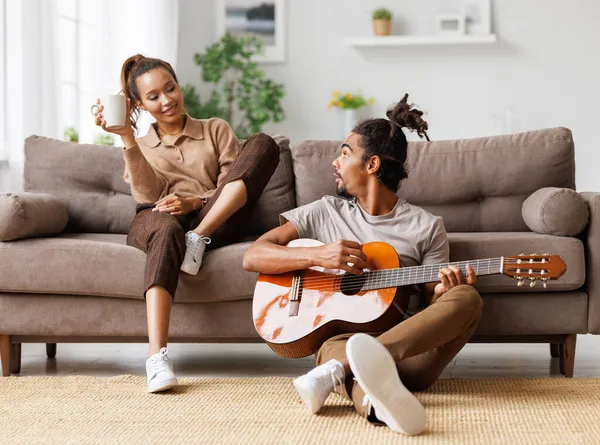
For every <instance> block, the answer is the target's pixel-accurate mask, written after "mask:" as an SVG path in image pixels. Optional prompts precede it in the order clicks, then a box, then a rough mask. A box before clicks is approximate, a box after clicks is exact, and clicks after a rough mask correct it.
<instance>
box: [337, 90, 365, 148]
mask: <svg viewBox="0 0 600 445" xmlns="http://www.w3.org/2000/svg"><path fill="white" fill-rule="evenodd" d="M374 102H375V99H374V98H370V99H367V98H365V97H364V96H363V95H361V94H352V93H342V92H340V91H334V92H333V94H332V98H331V101H330V102H329V105H328V106H327V107H328V108H334V107H335V108H339V109H341V110H342V137H344V138H345V137H346V136H348V135H349V134H350V132H351V131H352V129H353V128H354V126H355V125H356V124H357V123H358V121H359V120H360V118H361V116H360V113H359V110H360V109H361V108H364V107H366V106H368V105H371V104H372V103H374Z"/></svg>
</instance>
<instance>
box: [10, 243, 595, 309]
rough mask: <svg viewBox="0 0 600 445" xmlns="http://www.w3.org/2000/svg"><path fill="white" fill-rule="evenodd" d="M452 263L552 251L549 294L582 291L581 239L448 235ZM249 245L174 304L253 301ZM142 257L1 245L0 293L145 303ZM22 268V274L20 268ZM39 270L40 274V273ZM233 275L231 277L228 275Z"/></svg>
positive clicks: (495, 279)
mask: <svg viewBox="0 0 600 445" xmlns="http://www.w3.org/2000/svg"><path fill="white" fill-rule="evenodd" d="M449 240H450V257H451V260H452V261H462V260H468V259H478V258H489V257H498V256H503V255H504V256H512V255H517V254H519V253H533V252H539V253H544V252H549V253H552V254H557V255H560V256H561V258H562V259H563V260H564V261H565V262H566V263H567V265H568V268H567V272H566V274H565V275H564V276H563V277H562V278H561V279H560V280H558V281H552V282H549V283H548V289H547V290H548V291H567V290H574V289H578V288H580V287H581V285H582V284H583V280H584V276H585V269H584V258H583V246H582V243H581V241H580V240H578V239H576V238H568V237H556V236H551V235H540V234H536V233H531V232H526V233H451V234H449ZM250 244H251V243H250V242H243V243H238V244H233V245H231V246H226V247H223V248H220V249H216V250H214V251H210V252H207V253H206V254H205V256H204V260H203V262H202V268H201V269H200V273H199V274H198V275H196V276H191V275H187V274H185V273H181V274H180V276H179V287H178V288H177V293H176V295H175V301H177V302H180V303H203V302H214V301H226V300H243V299H251V298H252V295H253V294H254V286H255V284H256V278H257V274H255V273H251V272H246V271H244V270H243V268H242V258H243V255H244V253H245V251H246V249H247V248H248V247H249V246H250ZM145 258H146V255H145V254H144V253H143V252H142V251H140V250H138V249H136V248H134V247H130V246H127V245H126V236H125V235H118V234H89V233H82V234H61V235H58V236H55V237H51V238H40V239H28V240H22V241H14V242H10V243H0V292H28V293H41V294H72V295H98V296H108V297H121V298H134V299H142V298H143V296H142V293H143V290H144V287H143V275H144V264H145ZM24 265H27V267H24ZM40 271H43V272H42V273H40ZM231 271H235V273H231ZM476 287H477V289H478V290H479V291H480V292H541V291H543V288H542V286H541V285H538V286H536V287H535V288H530V287H529V286H523V287H520V288H519V287H517V285H516V283H515V281H514V280H512V279H510V278H508V277H506V276H504V275H490V276H483V277H479V281H478V283H477V285H476Z"/></svg>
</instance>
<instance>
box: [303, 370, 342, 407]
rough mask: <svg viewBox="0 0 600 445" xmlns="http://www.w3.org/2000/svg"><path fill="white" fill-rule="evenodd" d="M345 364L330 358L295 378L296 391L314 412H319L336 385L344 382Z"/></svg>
mask: <svg viewBox="0 0 600 445" xmlns="http://www.w3.org/2000/svg"><path fill="white" fill-rule="evenodd" d="M344 374H345V373H344V366H343V365H342V364H341V363H340V362H338V361H337V360H329V361H328V362H327V363H323V364H322V365H320V366H317V367H316V368H315V369H313V370H311V371H310V372H308V373H307V374H304V375H303V376H300V377H298V378H297V379H295V380H294V386H295V387H296V391H298V394H299V395H300V397H301V398H302V400H303V401H304V403H305V404H306V406H307V407H308V408H309V409H310V410H311V412H312V413H313V414H316V413H318V412H319V410H320V409H321V407H322V406H323V405H324V404H325V400H326V399H327V396H328V395H329V393H330V392H331V391H333V389H334V388H335V386H336V385H342V384H343V383H344Z"/></svg>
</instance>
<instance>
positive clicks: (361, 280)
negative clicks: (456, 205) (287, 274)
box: [301, 258, 540, 291]
mask: <svg viewBox="0 0 600 445" xmlns="http://www.w3.org/2000/svg"><path fill="white" fill-rule="evenodd" d="M485 261H487V260H485ZM472 263H473V261H463V262H458V263H449V264H450V265H456V266H460V265H465V266H466V264H472ZM501 263H502V259H501V258H499V259H498V258H497V259H492V260H491V261H489V268H490V269H492V268H497V267H499V266H500V265H501ZM504 263H505V264H518V265H520V266H523V269H528V267H527V266H533V263H518V262H517V260H506V259H505V261H504ZM535 264H540V263H535ZM447 265H448V263H444V264H432V265H426V266H425V269H427V268H429V269H430V270H429V272H430V274H431V273H432V272H434V271H435V267H438V272H439V270H441V268H442V267H445V266H447ZM487 266H488V265H487V264H485V265H484V266H483V267H484V268H485V267H487ZM422 267H424V266H413V267H405V268H396V269H379V270H374V271H371V272H368V274H372V276H371V277H370V276H366V277H365V275H349V274H341V275H331V276H328V277H313V278H303V279H302V278H301V280H302V284H303V287H305V286H307V285H310V289H314V290H326V289H330V287H331V284H332V282H335V281H336V280H339V281H342V280H343V288H344V289H345V290H348V291H350V290H352V289H355V290H360V289H362V288H363V287H364V285H365V284H368V285H369V287H370V286H375V287H376V288H388V287H389V288H391V287H397V286H398V285H393V284H394V283H392V281H394V282H395V281H397V280H398V278H400V275H404V277H402V280H401V281H404V279H407V280H408V281H411V279H416V278H417V277H418V276H419V275H421V276H422V277H423V278H424V277H425V274H426V272H425V269H423V273H421V272H420V271H419V270H416V269H419V268H422ZM413 272H414V275H413ZM494 273H499V272H494ZM525 274H526V275H528V274H527V273H525ZM480 275H485V274H480ZM373 276H374V278H373ZM388 281H390V283H389V286H388V285H387V284H388V283H387V282H388ZM435 281H437V280H433V281H431V282H435ZM424 282H429V281H424ZM407 284H417V283H407ZM407 284H402V283H400V284H399V286H403V285H407ZM381 286H382V287H381Z"/></svg>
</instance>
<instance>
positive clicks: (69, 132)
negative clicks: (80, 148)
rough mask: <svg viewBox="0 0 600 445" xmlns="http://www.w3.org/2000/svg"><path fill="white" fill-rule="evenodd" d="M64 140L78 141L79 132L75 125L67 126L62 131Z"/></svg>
mask: <svg viewBox="0 0 600 445" xmlns="http://www.w3.org/2000/svg"><path fill="white" fill-rule="evenodd" d="M63 135H64V140H65V142H79V133H78V132H77V130H76V129H75V127H67V128H65V131H64V133H63Z"/></svg>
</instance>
